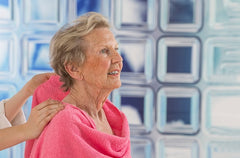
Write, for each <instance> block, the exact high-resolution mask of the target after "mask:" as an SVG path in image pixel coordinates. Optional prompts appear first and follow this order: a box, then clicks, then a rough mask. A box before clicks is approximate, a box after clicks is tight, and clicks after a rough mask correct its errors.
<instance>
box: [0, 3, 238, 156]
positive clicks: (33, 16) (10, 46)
mask: <svg viewBox="0 0 240 158" xmlns="http://www.w3.org/2000/svg"><path fill="white" fill-rule="evenodd" d="M46 4H47V5H46ZM88 11H95V12H100V13H102V14H103V15H105V16H106V17H107V18H108V19H109V20H110V22H111V24H112V30H113V32H114V34H115V36H116V39H117V41H118V42H119V46H120V50H119V53H120V54H121V55H122V57H123V59H124V61H123V62H124V67H123V72H122V75H121V80H122V83H123V85H122V87H121V88H119V89H117V90H115V91H113V93H112V94H111V96H110V99H111V100H112V101H113V103H114V104H115V105H116V106H117V107H118V108H119V109H121V110H122V111H123V112H124V113H125V114H126V116H127V118H128V121H129V123H130V130H131V149H132V157H133V158H239V157H240V115H239V113H240V1H239V0H51V1H48V0H0V56H1V58H0V99H4V98H9V97H11V96H12V95H13V94H15V93H16V92H17V91H18V90H19V89H20V88H21V87H22V86H23V84H24V83H26V82H27V81H28V80H29V79H30V78H31V77H32V76H33V75H35V74H38V73H42V72H49V71H52V69H51V67H50V66H49V61H48V49H49V41H50V39H51V37H52V36H53V34H54V33H55V32H56V31H57V30H58V29H59V28H60V27H61V26H62V25H63V24H65V23H67V22H69V21H72V20H73V19H75V18H76V17H77V16H79V15H81V14H83V13H85V12H88ZM30 107H31V98H30V99H29V100H28V102H27V103H26V105H25V106H24V107H23V109H24V111H25V114H26V116H28V115H29V112H30ZM23 151H24V143H22V144H19V145H17V146H14V147H12V148H10V149H6V150H3V151H0V157H1V158H23Z"/></svg>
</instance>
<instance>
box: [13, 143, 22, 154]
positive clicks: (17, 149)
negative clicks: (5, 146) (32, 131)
mask: <svg viewBox="0 0 240 158" xmlns="http://www.w3.org/2000/svg"><path fill="white" fill-rule="evenodd" d="M24 145H25V144H24V143H20V144H17V145H15V146H13V147H12V158H24V150H25V148H24Z"/></svg>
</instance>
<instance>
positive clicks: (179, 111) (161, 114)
mask: <svg viewBox="0 0 240 158" xmlns="http://www.w3.org/2000/svg"><path fill="white" fill-rule="evenodd" d="M199 101H200V94H199V91H198V90H197V89H195V88H184V87H163V88H161V89H160V90H159V92H158V95H157V129H158V130H159V132H160V133H172V134H195V133H196V132H197V131H198V130H199V125H200V122H199V121H200V120H199V117H200V103H199Z"/></svg>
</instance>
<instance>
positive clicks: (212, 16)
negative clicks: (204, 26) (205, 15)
mask: <svg viewBox="0 0 240 158" xmlns="http://www.w3.org/2000/svg"><path fill="white" fill-rule="evenodd" d="M239 8H240V1H238V0H212V1H210V2H209V25H210V27H211V28H212V29H215V30H228V32H229V31H234V32H235V31H236V30H239V27H240V9H239ZM219 33H221V32H218V34H219Z"/></svg>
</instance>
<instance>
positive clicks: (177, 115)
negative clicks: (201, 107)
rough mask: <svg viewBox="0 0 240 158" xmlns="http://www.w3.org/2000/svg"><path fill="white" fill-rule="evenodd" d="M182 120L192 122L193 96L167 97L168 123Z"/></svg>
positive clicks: (185, 122) (186, 122) (187, 122)
mask: <svg viewBox="0 0 240 158" xmlns="http://www.w3.org/2000/svg"><path fill="white" fill-rule="evenodd" d="M179 120H181V121H182V122H183V124H190V123H191V122H190V121H191V98H189V97H186V98H167V120H166V121H167V123H168V124H171V123H174V122H178V121H179Z"/></svg>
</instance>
